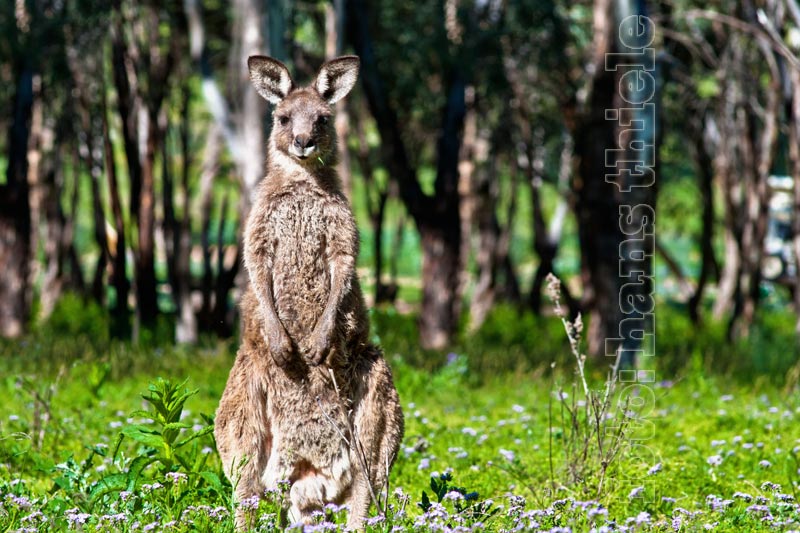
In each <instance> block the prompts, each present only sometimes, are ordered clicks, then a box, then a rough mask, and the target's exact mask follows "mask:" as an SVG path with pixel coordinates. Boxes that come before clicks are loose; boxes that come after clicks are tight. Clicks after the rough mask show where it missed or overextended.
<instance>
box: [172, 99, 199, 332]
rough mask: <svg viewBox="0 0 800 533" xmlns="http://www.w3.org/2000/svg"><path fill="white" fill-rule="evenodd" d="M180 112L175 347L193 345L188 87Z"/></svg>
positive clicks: (174, 286)
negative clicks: (179, 193) (179, 198)
mask: <svg viewBox="0 0 800 533" xmlns="http://www.w3.org/2000/svg"><path fill="white" fill-rule="evenodd" d="M183 91H184V92H183V102H182V109H181V124H180V145H181V198H182V200H183V204H182V210H183V215H182V217H181V219H180V223H179V224H178V225H177V228H176V229H175V231H176V235H175V236H174V238H173V243H174V244H173V253H174V254H175V259H174V262H173V265H174V271H175V272H174V280H175V282H174V285H173V291H174V293H175V305H176V307H177V309H178V317H177V323H176V325H175V340H176V342H179V343H192V344H193V343H195V342H197V315H196V314H195V310H194V306H193V305H192V283H191V282H192V277H191V252H192V233H191V203H190V200H191V194H190V192H189V170H190V168H191V160H192V157H191V150H190V146H189V121H190V115H189V103H190V101H191V99H190V97H191V92H190V90H189V86H188V85H185V86H184V88H183Z"/></svg>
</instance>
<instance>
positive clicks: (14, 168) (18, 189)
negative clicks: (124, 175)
mask: <svg viewBox="0 0 800 533" xmlns="http://www.w3.org/2000/svg"><path fill="white" fill-rule="evenodd" d="M33 75H34V73H33V69H32V68H31V67H30V65H27V64H25V65H22V66H21V68H19V71H18V72H17V77H16V90H15V91H14V96H13V101H12V106H11V109H13V113H14V114H13V117H12V120H11V121H10V126H9V132H8V167H7V169H6V182H5V183H4V184H0V271H1V272H2V273H3V275H2V276H0V335H2V336H3V337H17V336H19V335H21V334H22V333H23V331H24V329H25V326H26V323H27V321H28V314H29V312H30V285H29V283H28V282H29V277H28V269H29V257H30V251H31V250H30V241H31V219H30V216H31V215H30V204H29V199H28V179H27V174H28V159H27V157H26V151H27V147H28V136H29V134H30V120H31V110H32V106H33Z"/></svg>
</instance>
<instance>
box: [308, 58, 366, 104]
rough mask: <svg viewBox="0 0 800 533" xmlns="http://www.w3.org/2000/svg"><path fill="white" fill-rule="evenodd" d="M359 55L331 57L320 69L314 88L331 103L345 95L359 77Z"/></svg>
mask: <svg viewBox="0 0 800 533" xmlns="http://www.w3.org/2000/svg"><path fill="white" fill-rule="evenodd" d="M359 64H360V60H359V59H358V57H357V56H342V57H337V58H336V59H331V60H330V61H328V62H327V63H325V64H324V65H322V68H321V69H319V74H317V79H316V81H314V88H315V89H316V90H317V92H318V93H319V94H320V96H322V98H324V99H325V100H326V101H327V102H328V103H329V104H335V103H336V102H338V101H339V100H341V99H342V98H344V97H345V96H347V93H349V92H350V90H351V89H352V88H353V86H354V85H355V84H356V80H357V79H358V66H359Z"/></svg>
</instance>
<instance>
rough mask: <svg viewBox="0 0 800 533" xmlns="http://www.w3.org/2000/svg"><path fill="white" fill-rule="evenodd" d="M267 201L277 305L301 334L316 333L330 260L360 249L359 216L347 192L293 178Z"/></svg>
mask: <svg viewBox="0 0 800 533" xmlns="http://www.w3.org/2000/svg"><path fill="white" fill-rule="evenodd" d="M267 179H269V177H267ZM263 207H264V219H263V221H264V226H265V227H264V228H263V234H264V235H265V238H267V239H269V241H270V242H269V243H267V245H268V247H269V250H268V253H267V254H266V255H267V258H268V263H269V265H268V266H269V268H270V275H271V279H272V283H273V293H274V299H275V310H276V311H277V314H278V318H280V320H281V322H282V323H283V325H284V327H285V328H286V331H287V332H288V333H289V335H290V336H291V337H292V338H293V339H295V340H298V339H300V338H302V337H303V336H305V335H308V334H310V333H311V331H312V330H313V328H314V326H315V325H316V322H317V320H318V319H319V318H320V316H321V315H322V312H323V310H324V308H325V304H326V302H327V299H328V295H329V293H330V289H331V285H330V283H331V279H330V261H331V260H332V259H333V258H335V257H336V256H339V255H346V256H351V257H356V256H357V255H358V237H357V235H358V233H357V229H356V226H355V221H354V220H353V217H352V214H351V212H350V209H349V207H348V206H347V203H346V200H345V198H344V197H343V196H342V195H341V194H336V193H331V192H328V191H324V190H322V189H321V188H320V187H318V186H317V185H315V184H313V183H306V182H299V183H298V182H295V183H290V184H287V185H286V186H284V187H282V188H280V189H279V190H277V191H275V192H274V193H273V194H271V195H268V196H267V198H266V199H265V202H264V206H263ZM270 259H271V261H270ZM351 283H352V282H351ZM356 283H357V282H356Z"/></svg>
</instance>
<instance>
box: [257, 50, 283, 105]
mask: <svg viewBox="0 0 800 533" xmlns="http://www.w3.org/2000/svg"><path fill="white" fill-rule="evenodd" d="M247 67H248V68H249V69H250V80H251V81H252V82H253V85H254V86H255V88H256V91H258V94H260V95H261V96H263V97H264V98H265V99H266V100H267V101H269V102H271V103H273V104H277V103H278V102H280V101H281V100H283V99H284V98H286V96H287V95H288V94H289V92H290V91H291V90H292V88H293V87H294V82H293V81H292V76H291V74H289V69H287V68H286V65H284V64H283V63H281V62H280V61H278V60H277V59H272V58H271V57H266V56H250V57H249V58H247Z"/></svg>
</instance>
